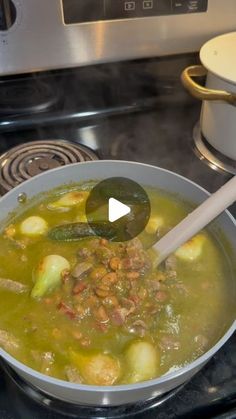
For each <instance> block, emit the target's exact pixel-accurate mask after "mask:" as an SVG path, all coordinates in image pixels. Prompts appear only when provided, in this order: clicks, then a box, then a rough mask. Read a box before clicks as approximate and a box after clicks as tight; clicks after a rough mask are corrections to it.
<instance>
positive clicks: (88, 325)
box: [0, 182, 232, 385]
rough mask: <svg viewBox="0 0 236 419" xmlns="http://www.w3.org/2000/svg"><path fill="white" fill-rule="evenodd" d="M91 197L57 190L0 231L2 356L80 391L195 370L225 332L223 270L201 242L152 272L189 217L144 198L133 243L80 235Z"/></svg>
mask: <svg viewBox="0 0 236 419" xmlns="http://www.w3.org/2000/svg"><path fill="white" fill-rule="evenodd" d="M91 187H92V183H91V182H90V183H88V184H85V185H83V187H81V186H80V185H74V186H73V187H72V186H71V187H70V188H69V187H68V188H66V187H64V189H62V188H60V189H55V190H54V191H52V192H50V194H48V195H47V196H45V195H44V196H43V197H42V196H41V197H39V199H38V201H37V202H36V201H32V204H31V205H29V206H28V207H27V208H26V209H23V211H22V209H21V210H20V211H19V212H18V213H15V214H13V215H12V217H11V219H10V220H8V222H7V225H4V226H3V228H2V232H1V235H0V301H1V304H0V345H1V346H2V347H3V348H4V349H5V350H6V351H7V352H9V353H10V354H11V355H13V356H14V357H15V358H16V359H18V360H20V361H21V362H23V363H24V364H26V365H28V366H30V367H32V368H33V369H35V370H38V371H40V372H42V373H44V374H47V375H50V376H53V377H56V378H59V379H62V380H68V381H71V382H74V383H82V384H93V385H116V384H128V383H136V382H140V381H145V380H149V379H152V378H155V377H158V376H161V375H163V374H166V373H168V372H170V371H174V370H176V369H178V368H180V367H182V366H184V365H186V364H188V363H190V362H191V361H193V360H194V359H196V358H197V357H199V356H200V355H201V354H203V353H204V352H206V351H207V350H208V349H210V347H211V346H212V345H214V344H215V343H216V342H217V340H218V339H219V338H220V337H221V336H222V335H223V334H224V332H225V331H226V329H227V328H228V327H229V325H230V322H231V321H232V313H229V312H228V311H227V310H226V309H225V308H226V307H227V305H228V304H229V301H231V297H230V291H231V290H230V286H229V284H230V280H229V281H226V280H225V279H226V278H228V279H229V278H230V277H231V275H232V273H231V262H230V260H228V259H227V257H226V255H225V254H224V252H223V251H222V247H221V245H220V244H219V242H218V240H217V239H216V237H214V236H213V235H212V234H211V233H210V232H208V231H206V230H204V231H202V232H201V233H199V234H198V235H197V236H195V237H194V238H193V239H192V240H190V241H189V242H188V243H186V244H185V245H184V246H182V247H181V248H180V249H178V250H177V251H176V253H175V254H173V255H171V256H170V257H169V258H168V259H167V260H166V261H165V263H163V264H162V265H161V266H159V268H158V269H154V268H153V262H154V260H155V258H156V257H157V255H156V254H155V252H154V251H153V250H150V249H149V248H150V245H151V243H153V240H154V238H155V237H156V235H158V237H161V236H163V235H164V234H165V233H166V232H167V231H169V230H170V229H171V228H172V227H173V226H174V225H176V224H177V223H178V222H179V221H180V220H181V219H182V218H183V217H184V216H186V214H187V213H188V212H189V211H190V210H191V206H190V205H189V204H187V203H184V202H181V201H180V200H179V199H177V198H176V197H173V196H171V195H167V194H165V193H163V192H161V191H158V190H154V189H149V188H146V191H147V193H148V195H149V198H150V202H151V208H152V212H151V218H150V220H149V222H148V224H147V226H146V228H145V231H144V232H143V233H142V234H140V236H139V237H137V238H135V239H133V240H131V241H129V242H123V243H117V242H113V241H112V239H111V240H107V239H104V238H99V237H93V234H92V232H91V230H89V228H88V226H87V225H86V224H85V223H86V216H85V203H86V199H87V197H88V194H89V190H90V189H91ZM95 221H96V220H95ZM58 226H59V227H58ZM83 234H85V235H86V237H84V236H83Z"/></svg>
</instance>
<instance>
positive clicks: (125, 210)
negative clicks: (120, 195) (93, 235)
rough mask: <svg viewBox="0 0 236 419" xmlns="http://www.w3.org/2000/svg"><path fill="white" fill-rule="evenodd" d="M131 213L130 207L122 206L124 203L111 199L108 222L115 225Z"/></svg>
mask: <svg viewBox="0 0 236 419" xmlns="http://www.w3.org/2000/svg"><path fill="white" fill-rule="evenodd" d="M130 212H131V208H130V207H128V205H125V204H122V202H120V201H117V199H115V198H110V199H109V207H108V220H109V222H110V223H114V222H115V221H117V220H119V219H120V218H122V217H124V216H125V215H128V214H129V213H130Z"/></svg>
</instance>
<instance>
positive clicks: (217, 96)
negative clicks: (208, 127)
mask: <svg viewBox="0 0 236 419" xmlns="http://www.w3.org/2000/svg"><path fill="white" fill-rule="evenodd" d="M206 74H207V70H206V69H205V67H203V66H202V65H193V66H191V67H188V68H186V69H185V70H184V71H183V73H182V74H181V80H182V83H183V85H184V86H185V87H186V89H187V90H188V91H189V92H190V93H191V95H192V96H194V97H196V98H197V99H200V100H223V101H225V102H228V103H230V104H231V105H236V94H233V93H229V92H226V91H224V90H213V89H207V88H206V87H203V86H201V85H200V84H198V83H196V82H195V81H194V80H193V78H192V77H202V76H206Z"/></svg>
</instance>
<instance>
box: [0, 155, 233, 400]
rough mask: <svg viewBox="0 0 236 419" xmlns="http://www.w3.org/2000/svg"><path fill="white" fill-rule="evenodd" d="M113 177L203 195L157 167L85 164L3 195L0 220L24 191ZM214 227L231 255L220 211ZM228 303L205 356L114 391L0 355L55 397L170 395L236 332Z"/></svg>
mask: <svg viewBox="0 0 236 419" xmlns="http://www.w3.org/2000/svg"><path fill="white" fill-rule="evenodd" d="M113 176H124V177H127V178H129V179H132V180H134V181H136V182H138V183H140V184H141V185H147V186H154V187H157V188H161V189H164V190H165V191H168V192H170V193H174V194H176V193H177V194H178V195H179V196H180V197H181V198H183V199H185V200H188V201H190V202H194V203H196V204H200V203H201V202H202V201H204V200H205V199H206V198H207V197H208V195H209V194H208V192H207V191H205V190H204V189H202V188H201V187H200V186H198V185H196V184H195V183H193V182H191V181H189V180H187V179H185V178H184V177H182V176H179V175H177V174H175V173H172V172H170V171H167V170H164V169H161V168H158V167H154V166H149V165H145V164H140V163H133V162H122V161H96V162H86V163H79V164H73V165H70V166H65V167H62V168H59V169H54V170H51V171H48V172H46V173H44V174H41V175H39V176H36V177H34V178H33V179H31V180H29V181H27V182H24V183H23V184H22V185H20V186H18V187H16V188H15V189H13V190H12V191H11V192H8V193H7V194H6V195H5V196H4V197H3V198H1V200H0V208H1V216H0V219H1V220H3V219H4V218H5V217H6V216H7V215H8V213H9V212H10V211H11V210H12V209H14V208H16V207H17V205H18V201H17V198H18V196H19V194H20V193H22V192H24V193H26V194H27V196H28V197H29V198H30V197H32V196H34V195H35V194H37V193H39V192H44V191H48V190H50V189H52V188H54V187H57V186H59V185H62V184H66V183H70V182H81V181H87V180H91V179H105V178H107V177H113ZM217 226H219V227H220V228H221V229H222V230H223V231H224V233H225V235H226V236H227V238H228V239H229V241H230V243H231V245H232V247H233V249H235V251H236V222H235V220H234V218H233V217H232V216H231V215H230V214H229V212H224V213H223V214H222V215H221V216H220V217H219V219H218V222H217ZM226 280H227V279H226ZM232 288H233V287H232ZM234 289H235V287H234ZM233 297H234V298H233ZM234 301H235V296H232V310H231V311H232V312H234V317H233V315H232V325H231V326H230V328H229V329H228V331H227V332H226V334H225V335H224V336H223V337H222V338H221V339H220V340H219V341H218V342H217V344H216V345H215V346H213V347H212V348H211V349H210V350H209V351H208V352H207V353H205V354H204V355H203V356H201V357H200V358H198V359H197V360H195V361H194V362H192V363H191V364H189V365H188V366H186V367H184V368H181V369H179V370H178V371H176V372H173V373H170V374H166V375H165V376H162V377H161V378H157V379H154V380H150V381H146V382H143V383H139V384H133V385H122V386H121V385H120V386H114V387H97V386H88V385H79V384H71V383H68V382H65V381H62V380H58V379H55V378H51V377H48V376H46V375H43V374H41V373H39V372H37V371H34V370H33V369H31V368H29V367H27V366H25V365H24V364H22V363H21V362H19V361H17V360H16V359H14V358H13V357H12V356H10V355H8V354H7V353H6V352H5V351H4V350H2V349H0V355H1V356H2V358H3V359H4V360H5V361H7V363H8V364H10V366H11V367H12V368H13V369H14V370H15V371H16V372H17V373H18V374H19V375H20V376H21V377H23V378H24V379H25V380H26V381H28V382H29V383H31V384H33V385H34V386H36V387H38V388H39V389H41V390H42V391H44V392H46V393H48V394H50V395H52V396H54V397H57V398H59V399H63V400H66V401H70V402H73V403H79V404H89V405H119V404H125V403H133V402H136V401H138V400H145V399H150V398H152V397H156V396H158V395H161V394H164V393H166V392H168V391H170V390H171V389H173V388H175V387H177V386H179V385H181V384H183V383H184V382H185V381H187V380H189V379H190V378H191V377H192V376H193V375H194V374H196V372H198V371H199V370H200V369H201V368H202V367H203V366H204V365H205V363H206V362H207V361H208V360H209V359H210V358H211V357H212V356H213V355H214V354H215V353H216V352H217V351H218V350H219V349H220V348H221V346H222V345H223V344H224V343H225V342H226V341H227V340H228V339H229V338H230V336H231V335H232V334H233V333H234V331H235V330H236V321H235V311H234V306H233V304H235V303H234ZM225 309H226V310H227V309H228V307H225Z"/></svg>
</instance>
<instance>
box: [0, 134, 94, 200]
mask: <svg viewBox="0 0 236 419" xmlns="http://www.w3.org/2000/svg"><path fill="white" fill-rule="evenodd" d="M97 159H98V157H97V156H96V154H95V153H94V152H93V151H91V150H90V149H89V148H87V147H84V146H81V145H78V144H75V143H71V142H68V141H65V140H47V141H32V142H28V143H23V144H20V145H19V146H16V147H14V148H11V149H10V150H9V151H7V152H6V153H4V154H3V155H2V156H0V185H1V194H4V193H6V192H8V191H10V190H11V189H12V188H14V187H15V186H17V185H19V184H20V183H22V182H24V181H26V180H28V179H30V178H31V177H33V176H35V175H38V174H40V173H43V172H45V171H47V170H49V169H54V168H56V167H60V166H65V165H67V164H72V163H78V162H85V161H91V160H97Z"/></svg>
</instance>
